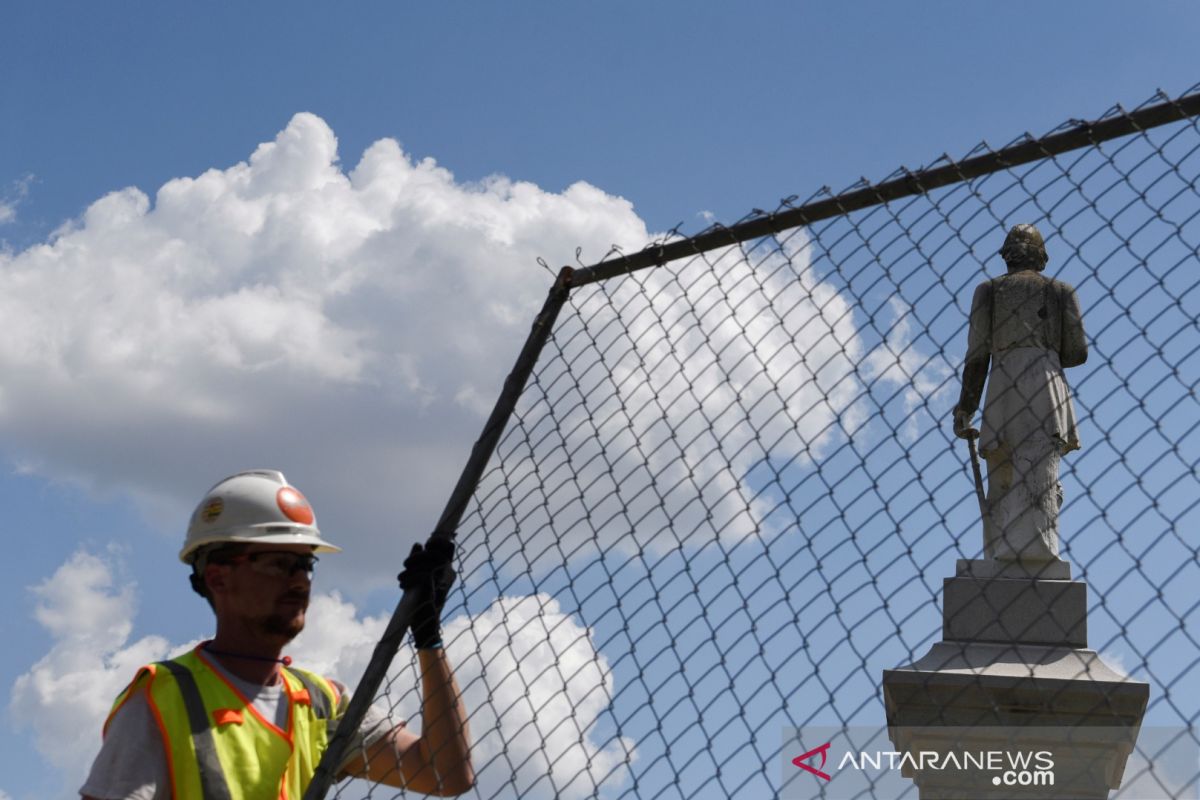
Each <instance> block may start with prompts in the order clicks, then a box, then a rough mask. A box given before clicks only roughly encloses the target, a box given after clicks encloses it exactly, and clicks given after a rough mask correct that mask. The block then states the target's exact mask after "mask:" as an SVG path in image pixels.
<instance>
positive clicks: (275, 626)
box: [262, 612, 304, 642]
mask: <svg viewBox="0 0 1200 800" xmlns="http://www.w3.org/2000/svg"><path fill="white" fill-rule="evenodd" d="M302 630H304V612H300V613H298V614H291V615H288V616H285V615H283V614H269V615H267V617H266V618H265V619H263V621H262V631H263V633H265V634H267V635H268V636H272V637H280V638H282V639H283V640H284V641H287V642H290V641H291V640H292V639H295V638H296V637H297V636H299V635H300V631H302Z"/></svg>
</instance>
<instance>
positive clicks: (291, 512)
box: [275, 486, 313, 525]
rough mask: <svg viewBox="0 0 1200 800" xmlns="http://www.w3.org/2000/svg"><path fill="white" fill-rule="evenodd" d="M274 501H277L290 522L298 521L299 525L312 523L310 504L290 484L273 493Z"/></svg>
mask: <svg viewBox="0 0 1200 800" xmlns="http://www.w3.org/2000/svg"><path fill="white" fill-rule="evenodd" d="M275 502H277V503H279V510H280V511H282V512H283V515H284V516H285V517H287V518H288V519H290V520H291V521H292V522H299V523H300V524H301V525H312V524H313V510H312V506H310V505H309V504H308V500H306V499H304V495H302V494H300V493H299V492H298V491H296V490H295V489H293V488H292V487H291V486H284V487H283V488H282V489H280V490H279V491H278V492H277V493H276V494H275Z"/></svg>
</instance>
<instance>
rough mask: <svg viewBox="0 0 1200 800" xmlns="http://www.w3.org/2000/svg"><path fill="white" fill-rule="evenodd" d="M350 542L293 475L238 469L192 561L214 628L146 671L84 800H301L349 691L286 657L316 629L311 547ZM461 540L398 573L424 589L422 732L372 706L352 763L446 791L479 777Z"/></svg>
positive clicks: (348, 763) (419, 638)
mask: <svg viewBox="0 0 1200 800" xmlns="http://www.w3.org/2000/svg"><path fill="white" fill-rule="evenodd" d="M339 549H340V548H338V547H335V546H334V545H332V544H330V543H329V542H327V541H325V540H324V539H323V538H322V536H321V533H320V531H319V530H318V528H317V525H316V520H315V518H314V515H313V511H312V507H311V506H310V505H309V503H308V501H307V500H306V499H305V498H304V496H303V495H302V494H300V492H299V491H297V490H296V489H295V488H294V487H292V486H290V485H288V482H287V480H286V479H285V478H284V476H283V474H282V473H280V472H275V471H269V470H255V471H250V472H241V473H238V474H236V475H233V476H230V477H228V478H226V479H225V480H223V481H221V482H220V483H218V484H217V485H216V486H214V487H213V488H212V489H211V490H209V492H208V494H207V495H206V496H205V497H204V499H203V500H202V501H201V502H200V505H199V506H197V508H196V511H195V513H193V515H192V519H191V523H190V525H189V526H188V533H187V539H186V541H185V543H184V547H183V550H182V552H181V553H180V559H181V560H182V561H184V563H187V564H190V565H191V566H192V575H191V582H192V588H193V589H194V590H195V591H196V592H197V593H199V594H200V595H202V596H203V597H204V598H205V599H206V600H207V601H208V603H209V605H210V606H212V608H213V611H214V612H215V614H216V621H217V630H216V634H215V636H214V637H213V638H212V639H211V640H210V641H207V642H203V643H202V644H200V645H199V646H198V647H196V649H194V650H193V651H192V652H190V653H187V654H186V655H183V656H180V657H178V658H175V659H172V660H171V661H167V662H161V663H158V664H151V665H150V666H147V667H143V668H142V669H141V670H140V671H139V672H138V674H137V676H136V677H135V678H134V679H133V681H132V682H131V683H130V684H129V686H128V687H127V688H126V689H125V691H123V692H122V693H121V695H120V696H119V697H118V698H117V701H116V703H115V704H114V706H113V710H112V713H111V714H110V716H109V718H108V720H107V722H106V723H105V726H104V734H105V735H104V744H103V747H102V748H101V751H100V754H99V755H98V756H97V757H96V761H95V763H94V764H93V766H92V771H91V774H90V775H89V776H88V779H87V782H86V783H85V784H84V786H83V788H82V789H80V793H81V794H82V795H83V797H84V798H85V799H92V798H94V799H95V800H166V799H168V798H169V799H170V800H275V799H276V798H278V799H280V800H284V799H286V800H300V798H301V797H302V796H303V794H304V791H305V789H306V788H307V786H308V784H309V782H310V781H311V779H312V775H313V772H314V771H315V769H316V766H317V763H318V762H319V761H320V758H321V754H322V753H323V752H324V750H325V746H326V744H327V742H328V739H329V737H330V736H331V735H332V730H333V728H334V727H335V726H336V724H337V721H338V719H339V718H340V717H341V715H342V713H343V712H344V711H345V708H346V706H347V705H348V703H349V699H348V697H347V692H346V689H345V687H343V686H342V685H341V684H339V683H336V682H334V681H331V680H328V679H327V678H324V677H322V676H320V675H317V674H315V673H311V672H307V671H305V670H301V669H298V668H295V667H292V666H290V664H291V660H290V659H288V658H286V657H283V656H282V655H281V654H282V651H283V648H284V647H285V646H286V645H287V644H288V642H290V641H291V640H292V639H293V638H295V636H296V635H297V634H298V633H300V631H301V630H303V628H304V619H305V612H306V610H307V608H308V599H309V590H310V588H311V582H312V573H313V567H314V564H315V563H316V561H317V557H316V556H315V555H314V553H329V552H337V551H338V550H339ZM453 550H454V548H453V545H451V544H450V543H448V542H447V543H442V542H431V544H430V545H429V546H428V547H427V548H422V547H421V546H419V545H417V546H414V548H413V554H412V555H411V556H410V557H409V559H408V560H406V561H405V571H404V572H403V573H401V576H400V578H401V584H402V585H404V586H413V587H417V588H419V589H420V590H421V591H422V592H423V593H424V602H422V603H421V604H420V606H419V611H418V612H417V615H416V617H415V618H414V620H413V624H412V631H413V640H414V644H415V645H416V647H417V652H418V657H419V660H420V666H421V672H422V687H423V699H424V702H423V704H422V726H421V735H420V737H418V736H416V735H414V734H413V733H412V732H411V731H409V730H408V729H407V728H406V727H405V726H404V724H403V723H401V724H400V725H399V726H396V727H394V728H392V729H390V730H388V729H387V725H386V724H385V722H386V721H385V720H384V719H383V718H382V717H381V716H380V715H378V714H375V713H371V714H368V717H367V719H364V721H363V725H362V726H361V727H360V729H359V731H358V733H357V735H356V740H355V743H354V746H353V747H352V748H351V749H350V750H349V751H348V755H347V757H346V759H345V760H344V761H343V762H342V764H341V765H340V773H341V774H345V775H351V776H358V777H365V778H368V779H370V780H372V781H377V782H383V783H387V784H389V785H391V786H397V787H404V788H408V789H413V790H416V791H420V792H424V793H427V794H433V795H442V796H448V795H456V794H461V793H463V792H465V791H466V790H467V789H469V788H470V787H471V785H472V784H473V782H474V774H473V772H472V768H471V762H470V753H469V746H470V745H469V734H468V731H467V717H466V712H465V710H464V708H463V704H462V698H461V696H460V694H459V691H458V686H457V685H456V683H455V680H454V675H453V672H452V671H451V668H450V664H449V662H448V661H447V660H446V654H445V651H444V650H443V649H442V642H441V629H440V615H441V608H442V605H443V604H444V603H445V600H446V595H447V593H448V591H449V589H450V585H451V584H452V583H453V581H454V572H453V570H452V569H451V567H450V564H451V561H452V558H453Z"/></svg>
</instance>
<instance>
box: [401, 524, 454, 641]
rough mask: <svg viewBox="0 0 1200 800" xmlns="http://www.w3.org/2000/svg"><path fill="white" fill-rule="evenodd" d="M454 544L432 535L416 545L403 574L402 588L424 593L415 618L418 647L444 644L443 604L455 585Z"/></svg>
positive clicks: (414, 630) (413, 629)
mask: <svg viewBox="0 0 1200 800" xmlns="http://www.w3.org/2000/svg"><path fill="white" fill-rule="evenodd" d="M453 563H454V543H453V542H451V541H449V540H448V539H438V538H431V539H430V540H429V541H428V542H426V543H425V545H424V546H422V545H419V544H414V545H413V548H412V552H411V553H409V555H408V558H406V559H404V571H403V572H401V573H400V575H399V576H398V577H399V580H400V588H401V589H404V590H405V591H408V590H409V589H413V590H415V591H419V592H421V601H420V603H419V604H418V605H417V610H416V613H415V614H414V616H413V620H412V635H413V644H414V645H416V647H417V649H418V650H428V649H430V648H434V647H441V646H442V606H444V605H445V604H446V598H447V597H448V596H449V595H450V587H451V586H453V585H454V579H455V577H456V576H455V574H454V568H453V567H452V566H451V565H452V564H453Z"/></svg>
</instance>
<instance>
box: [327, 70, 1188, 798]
mask: <svg viewBox="0 0 1200 800" xmlns="http://www.w3.org/2000/svg"><path fill="white" fill-rule="evenodd" d="M1198 110H1200V95H1197V94H1195V93H1189V94H1187V95H1185V96H1184V97H1182V98H1179V99H1176V100H1169V99H1167V98H1164V97H1161V96H1160V97H1158V98H1155V99H1154V100H1153V101H1151V102H1150V103H1148V104H1146V106H1144V107H1143V108H1141V109H1138V110H1135V111H1133V112H1126V111H1124V110H1122V109H1119V108H1118V109H1114V110H1112V111H1110V112H1109V113H1108V114H1106V115H1105V116H1104V117H1103V118H1102V119H1101V120H1099V121H1097V122H1094V123H1091V124H1089V125H1081V124H1079V123H1071V124H1068V125H1067V126H1065V127H1064V128H1063V129H1060V130H1058V131H1055V132H1052V133H1051V134H1050V135H1048V136H1046V137H1042V138H1041V139H1032V138H1029V139H1028V140H1021V141H1018V142H1014V147H1015V149H1014V148H1009V149H1006V150H1004V151H1002V155H1001V156H999V157H998V156H997V155H996V154H994V153H991V151H988V150H987V149H986V148H982V149H977V150H976V151H972V153H971V154H969V156H968V157H967V158H966V159H963V160H961V161H958V162H955V161H952V160H949V159H946V163H945V164H943V165H942V166H941V167H940V169H941V170H943V171H942V172H936V170H935V171H934V172H936V174H938V175H942V176H951V177H953V176H955V175H957V179H956V180H949V179H947V180H945V181H941V179H939V180H938V181H933V180H929V179H928V178H929V175H930V174H934V173H933V172H930V171H924V172H921V173H904V172H902V173H898V175H897V176H893V177H894V180H893V181H891V182H888V181H885V182H883V183H882V184H878V185H876V186H874V187H870V186H867V187H857V188H855V189H852V191H851V192H850V193H844V194H843V195H838V196H836V197H835V196H834V195H832V194H830V193H824V194H823V195H822V197H817V198H813V200H812V201H810V202H809V203H805V204H803V206H800V205H797V204H796V203H795V202H788V203H785V204H784V206H782V207H780V209H778V210H777V212H775V213H774V214H770V215H767V214H755V215H752V216H751V217H750V218H748V219H747V220H744V221H743V223H742V225H741V226H730V227H729V228H720V227H718V228H714V229H711V230H709V231H706V232H704V233H703V234H701V235H699V236H697V237H693V238H691V239H681V238H678V237H676V238H675V239H673V240H668V241H664V242H661V243H656V244H655V245H654V246H653V247H651V248H648V249H647V251H645V252H644V253H641V254H632V255H629V256H624V255H622V254H613V255H612V257H611V258H609V259H608V260H606V261H605V262H603V263H602V264H599V265H595V266H593V267H589V268H587V269H584V270H580V271H577V272H576V275H577V277H578V281H577V283H578V284H579V285H578V287H577V288H575V289H574V290H573V292H572V293H571V295H570V298H569V300H568V304H567V306H566V308H565V309H564V311H563V313H562V315H561V316H560V318H559V321H558V323H557V325H556V327H555V328H554V331H553V335H552V337H551V339H550V342H549V344H548V345H547V348H546V350H545V352H544V353H543V355H542V357H541V359H540V361H539V363H538V366H537V368H536V369H535V371H534V374H533V377H532V379H531V381H530V383H529V384H528V386H527V387H526V389H525V391H524V393H523V395H522V396H521V399H520V402H519V404H518V406H517V409H516V412H515V413H514V416H513V417H512V419H511V420H510V422H509V425H508V429H507V432H506V433H505V435H504V437H503V439H502V440H501V442H500V446H499V449H498V450H497V453H496V455H495V457H494V458H493V461H492V465H491V467H490V468H489V470H488V471H487V473H486V474H485V475H484V477H483V480H482V481H481V483H480V484H479V486H478V487H477V489H476V492H475V495H474V499H473V502H472V505H471V507H470V509H469V512H468V514H467V515H466V517H465V518H464V519H463V521H462V525H461V526H460V529H459V543H460V545H461V549H460V558H461V564H460V574H461V576H462V578H461V582H460V586H459V588H458V589H456V594H455V595H454V596H453V597H452V598H451V601H450V604H449V605H450V607H449V608H448V609H447V611H446V617H447V619H449V620H450V621H449V622H448V624H447V630H446V634H447V637H446V640H447V643H448V644H447V647H448V650H449V653H450V656H451V660H452V662H453V663H454V664H455V665H456V669H457V671H458V675H459V680H460V683H461V684H462V688H463V690H464V693H465V696H466V700H467V705H468V708H469V709H470V711H471V714H472V716H471V726H472V734H473V737H474V740H475V746H474V751H473V752H474V761H475V767H476V771H477V773H478V785H477V787H476V788H475V789H474V790H473V796H477V797H489V798H490V797H518V796H519V797H547V798H549V797H605V798H634V797H645V798H676V797H677V798H693V797H738V798H742V797H745V798H760V797H770V796H774V795H775V794H777V793H778V792H779V790H780V781H781V776H780V767H779V763H780V756H781V742H782V732H783V730H784V729H785V728H789V727H800V726H806V725H831V726H847V725H862V726H876V727H878V726H881V725H883V724H884V714H883V706H882V701H881V696H880V675H881V672H882V671H883V670H884V669H889V668H892V667H895V666H897V665H899V664H904V663H909V662H911V661H913V660H915V659H916V658H918V657H920V656H921V655H922V654H923V653H924V652H925V650H927V649H928V647H929V646H930V645H931V644H932V643H933V642H935V641H937V640H938V639H939V638H940V634H941V624H942V620H941V614H940V611H939V603H940V592H941V582H942V579H943V578H945V577H948V576H950V575H952V574H953V569H954V562H955V560H956V559H958V558H978V557H979V555H980V551H981V546H982V535H981V532H980V524H979V509H978V506H977V504H976V500H975V496H974V491H973V484H972V479H971V474H970V468H969V464H968V459H967V451H966V448H965V445H964V444H963V443H962V442H961V440H957V439H955V438H954V436H953V434H952V432H951V427H950V411H951V408H952V407H953V405H954V403H955V401H956V400H957V396H958V389H959V377H958V373H959V372H960V370H961V367H962V360H963V355H964V353H965V349H966V323H967V315H968V312H969V310H970V302H971V300H970V297H971V292H972V290H973V288H974V286H975V285H976V284H978V283H979V282H980V281H981V280H982V279H983V278H984V277H985V276H988V275H996V274H999V273H1002V272H1003V269H1004V267H1003V264H1002V263H1001V262H1000V260H999V258H998V256H997V255H996V254H997V251H998V250H999V247H1000V243H1001V242H1002V241H1003V238H1004V232H1005V231H1006V230H1007V228H1008V227H1010V226H1011V225H1012V224H1014V223H1018V222H1031V223H1034V224H1036V225H1038V226H1039V228H1040V229H1041V231H1042V232H1043V234H1045V236H1046V246H1047V250H1048V251H1049V254H1050V263H1049V265H1048V267H1047V271H1046V274H1048V275H1053V276H1054V277H1057V278H1060V279H1062V280H1064V281H1066V282H1068V283H1070V284H1072V285H1073V286H1074V287H1075V289H1076V291H1077V293H1078V295H1079V298H1080V301H1081V305H1082V307H1083V312H1084V319H1085V326H1086V330H1087V335H1088V345H1089V348H1090V351H1091V355H1090V357H1089V359H1088V361H1087V363H1086V364H1085V365H1083V366H1080V367H1077V368H1075V369H1073V370H1071V372H1070V373H1069V374H1068V380H1069V381H1070V383H1071V388H1072V392H1073V394H1074V397H1075V402H1076V410H1077V413H1078V416H1079V419H1080V430H1081V440H1082V443H1083V449H1082V450H1081V451H1080V452H1077V453H1074V454H1072V455H1071V456H1069V457H1068V458H1066V459H1064V462H1063V473H1062V482H1063V486H1064V496H1065V503H1064V506H1063V509H1062V515H1061V519H1062V523H1061V528H1062V535H1063V545H1064V549H1063V557H1064V558H1066V559H1067V560H1069V561H1070V562H1072V564H1073V565H1075V569H1076V574H1077V576H1078V577H1080V578H1082V579H1083V580H1085V581H1086V582H1087V583H1088V585H1089V594H1088V598H1089V609H1088V631H1089V633H1088V638H1089V646H1090V647H1091V648H1093V649H1095V650H1097V651H1099V652H1100V653H1101V655H1102V657H1103V658H1104V659H1105V660H1106V661H1107V662H1109V663H1110V664H1112V665H1114V666H1117V667H1118V668H1120V669H1122V670H1123V671H1124V672H1126V673H1128V674H1129V675H1131V676H1133V677H1135V678H1137V679H1139V680H1143V681H1147V682H1149V683H1150V685H1151V700H1150V706H1149V709H1148V711H1147V714H1146V718H1145V722H1144V724H1145V725H1146V726H1154V725H1157V726H1175V727H1180V728H1190V729H1194V727H1195V726H1196V725H1197V724H1198V723H1200V719H1198V718H1200V696H1198V695H1197V693H1196V692H1195V691H1194V687H1195V686H1197V685H1200V684H1198V681H1200V630H1198V629H1200V597H1198V596H1197V593H1196V591H1195V587H1196V586H1197V585H1198V584H1200V534H1197V532H1196V531H1197V525H1196V523H1197V521H1198V519H1200V513H1198V512H1197V503H1198V502H1200V499H1198V498H1200V479H1198V477H1197V455H1196V454H1197V452H1200V431H1198V427H1200V408H1198V404H1197V396H1196V389H1197V382H1198V381H1200V325H1198V323H1197V320H1198V319H1200V270H1198V269H1197V248H1198V247H1200V192H1198V190H1197V186H1196V181H1197V178H1198V176H1200V152H1198V150H1200V130H1198V128H1197V124H1196V121H1195V119H1194V118H1193V117H1192V116H1191V115H1192V114H1194V113H1196V112H1197V111H1198ZM1151 112H1152V113H1151ZM1097 131H1100V132H1101V133H1103V136H1101V135H1100V134H1098V133H1097ZM1056 137H1057V138H1056ZM1105 137H1110V138H1105ZM1112 137H1115V138H1112ZM1068 144H1069V145H1070V147H1069V148H1068V147H1067V146H1066V145H1068ZM1014 152H1021V153H1024V154H1025V156H1027V157H1023V159H1016V158H1013V157H1011V154H1012V153H1014ZM1004 154H1008V155H1004ZM985 164H986V165H987V167H988V169H987V170H986V171H984V170H982V169H981V165H985ZM922 176H923V177H924V179H923V178H922ZM939 181H940V182H939ZM888 187H892V188H888ZM901 190H903V191H901ZM871 197H874V198H875V201H874V202H872V203H867V202H865V201H866V200H868V199H870V198H871ZM847 198H857V199H854V200H853V202H851V201H848V200H847ZM860 201H862V202H860ZM819 203H825V204H826V206H827V207H826V206H821V207H822V208H824V209H825V212H828V213H825V215H824V216H821V215H818V214H815V213H813V212H812V209H813V208H814V206H815V205H816V204H819ZM806 209H807V210H806ZM823 213H824V212H823ZM789 215H790V216H789ZM800 223H803V225H802V226H801V225H800ZM747 226H750V227H747ZM753 226H762V229H761V231H758V229H757V228H755V227H753ZM756 231H758V232H756ZM747 232H749V234H748V233H747ZM744 234H745V236H744ZM720 237H724V238H723V239H721V238H720ZM739 237H741V238H739ZM735 240H737V241H735ZM656 264H660V265H661V266H656V267H655V268H653V269H643V267H649V266H652V265H656ZM417 685H418V681H417V678H416V676H415V673H414V667H413V665H412V664H411V663H404V664H401V665H400V666H398V667H396V668H395V669H394V670H393V673H392V674H391V675H390V677H389V680H388V682H387V684H386V688H385V690H384V691H383V693H382V694H381V696H380V697H379V698H378V701H377V705H379V706H380V707H382V708H385V709H387V710H389V711H390V713H391V714H392V716H393V717H396V718H399V717H407V718H410V719H413V720H417V719H419V695H418V694H417V693H416V691H415V690H416V687H417ZM1149 758H1150V756H1149V755H1148V754H1145V753H1138V752H1135V753H1134V755H1133V756H1132V757H1131V760H1130V764H1129V767H1128V768H1127V770H1126V786H1127V788H1126V789H1123V790H1122V793H1120V794H1118V795H1117V796H1120V797H1145V796H1163V797H1168V796H1176V795H1175V792H1177V791H1180V789H1179V786H1182V785H1183V784H1182V783H1181V782H1179V781H1181V780H1182V779H1183V778H1188V777H1191V778H1192V779H1194V777H1195V776H1182V778H1181V777H1180V776H1175V777H1174V778H1173V779H1172V780H1175V781H1177V782H1176V783H1175V784H1171V783H1170V781H1167V780H1166V779H1164V778H1163V777H1162V776H1161V775H1156V774H1153V771H1152V770H1150V769H1149V768H1148V761H1149ZM1147 787H1150V788H1147ZM394 791H395V790H391V789H385V788H382V787H372V786H369V785H367V784H364V783H356V782H349V783H343V784H341V785H340V788H339V794H338V796H342V797H352V796H367V795H369V796H381V797H382V796H391V795H392V794H393V793H394ZM1139 792H1140V793H1139ZM1148 792H1150V793H1148ZM1154 792H1157V794H1154ZM910 796H912V797H915V796H916V795H915V791H914V792H913V793H912V794H911V795H910Z"/></svg>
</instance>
